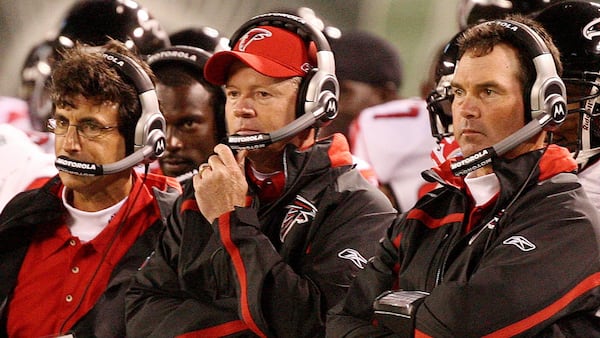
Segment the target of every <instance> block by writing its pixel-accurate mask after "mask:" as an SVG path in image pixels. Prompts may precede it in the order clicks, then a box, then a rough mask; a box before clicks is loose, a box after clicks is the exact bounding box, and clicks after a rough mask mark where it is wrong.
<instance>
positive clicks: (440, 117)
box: [427, 33, 460, 142]
mask: <svg viewBox="0 0 600 338" xmlns="http://www.w3.org/2000/svg"><path fill="white" fill-rule="evenodd" d="M459 36H460V33H458V34H456V35H455V36H454V37H453V38H452V39H451V40H450V41H449V42H448V43H447V44H446V45H445V46H444V48H443V50H442V52H441V53H440V55H439V56H438V59H437V60H436V63H435V72H434V77H435V84H436V85H435V89H434V90H433V91H431V93H430V94H429V95H428V96H427V110H428V111H429V124H430V127H431V135H432V136H433V137H435V138H436V139H437V141H438V142H440V141H441V140H442V139H443V138H445V137H449V136H452V135H453V132H452V110H451V106H452V99H453V95H452V88H451V86H450V84H451V82H452V78H453V77H454V70H455V68H456V62H457V60H456V59H457V57H458V45H457V44H456V42H457V39H458V37H459Z"/></svg>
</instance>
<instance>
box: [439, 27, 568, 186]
mask: <svg viewBox="0 0 600 338" xmlns="http://www.w3.org/2000/svg"><path fill="white" fill-rule="evenodd" d="M481 25H498V26H501V27H503V28H504V29H505V30H506V32H509V33H510V34H512V35H513V36H514V37H515V38H516V39H517V42H518V44H517V45H518V46H519V47H521V48H524V49H525V51H526V53H528V56H529V57H530V58H531V61H532V62H533V65H534V67H535V72H536V78H535V81H534V83H533V85H532V86H531V89H530V94H529V109H530V111H531V119H532V120H531V122H529V123H527V124H526V125H525V126H524V127H523V128H521V129H519V130H518V131H516V132H515V133H513V134H512V135H510V136H508V137H507V138H505V139H504V140H502V141H500V142H498V143H496V144H495V145H493V146H491V147H489V148H485V149H483V150H480V151H478V152H476V153H475V154H473V155H470V156H468V157H466V158H464V159H463V160H461V161H458V162H455V163H452V164H451V166H450V168H451V169H452V172H453V173H454V174H455V175H456V176H464V175H466V174H468V173H470V172H472V171H475V170H477V169H479V168H481V167H484V166H486V165H488V164H490V163H491V162H492V158H493V157H496V156H501V155H503V154H505V153H506V152H507V151H509V150H511V149H513V148H515V147H516V146H517V145H519V144H521V143H523V142H524V141H526V140H527V139H529V138H531V137H533V136H535V135H536V134H538V133H539V132H540V131H542V130H550V131H551V130H554V128H556V127H557V126H558V125H560V124H561V123H562V122H564V121H565V119H566V118H567V104H566V102H567V91H566V88H565V84H564V83H563V81H562V79H561V78H560V77H559V76H558V72H557V70H556V64H555V63H554V59H553V57H552V54H551V53H550V50H549V49H548V46H546V44H545V43H544V40H543V39H542V37H541V36H539V34H538V33H536V32H535V31H534V30H533V29H531V28H530V27H528V26H527V25H524V24H522V23H520V22H516V21H513V20H494V21H487V22H484V23H481Z"/></svg>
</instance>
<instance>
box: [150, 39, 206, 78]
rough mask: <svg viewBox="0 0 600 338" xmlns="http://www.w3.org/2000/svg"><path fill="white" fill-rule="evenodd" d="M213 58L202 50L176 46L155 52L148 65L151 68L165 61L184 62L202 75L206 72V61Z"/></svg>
mask: <svg viewBox="0 0 600 338" xmlns="http://www.w3.org/2000/svg"><path fill="white" fill-rule="evenodd" d="M211 56H212V54H211V53H209V52H207V51H205V50H204V49H202V48H198V47H193V46H183V45H176V46H171V47H166V48H163V49H161V50H159V51H157V52H155V53H154V54H152V55H150V56H149V57H148V59H147V60H146V62H148V65H150V66H151V67H152V66H153V65H156V64H158V63H161V62H164V61H175V62H183V63H185V64H187V65H190V66H192V67H194V69H196V70H198V71H200V72H201V73H202V72H203V71H204V65H205V64H206V61H207V60H208V58H210V57H211Z"/></svg>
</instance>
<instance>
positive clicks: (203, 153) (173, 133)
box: [148, 45, 226, 180]
mask: <svg viewBox="0 0 600 338" xmlns="http://www.w3.org/2000/svg"><path fill="white" fill-rule="evenodd" d="M211 55H212V54H211V53H209V52H207V51H205V50H203V49H200V48H196V47H191V46H179V45H178V46H172V47H167V48H164V49H161V50H160V51H158V52H156V53H154V54H152V55H151V56H149V58H148V64H149V65H150V67H151V68H152V71H153V72H154V74H155V75H156V78H157V84H156V94H157V96H158V99H159V101H160V103H161V110H162V113H163V115H164V116H165V120H166V122H167V134H166V137H167V140H166V141H167V146H166V149H165V154H164V155H163V156H162V157H161V158H159V163H160V169H161V170H162V173H163V174H165V175H167V176H175V177H178V179H179V180H183V179H185V178H188V177H191V173H193V171H194V170H196V169H197V168H198V166H199V165H200V164H202V163H204V162H206V161H207V160H208V157H209V156H210V155H212V153H213V148H214V147H215V146H216V145H217V143H219V142H220V141H222V140H223V139H224V137H225V135H226V134H225V120H224V109H225V94H224V93H223V90H222V89H221V87H219V86H215V85H213V84H211V83H209V82H208V81H206V79H205V78H204V73H203V71H204V65H205V64H206V60H208V58H209V57H210V56H211ZM186 174H189V175H186Z"/></svg>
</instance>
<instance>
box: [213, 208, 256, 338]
mask: <svg viewBox="0 0 600 338" xmlns="http://www.w3.org/2000/svg"><path fill="white" fill-rule="evenodd" d="M230 215H231V213H230V212H227V213H224V214H223V215H221V216H219V228H220V231H219V232H220V233H221V241H222V242H223V246H224V247H225V250H227V253H229V256H230V257H231V262H232V263H233V267H234V269H235V270H236V272H237V275H238V279H239V282H240V310H241V312H242V319H243V320H244V322H245V323H246V325H248V328H249V329H250V330H252V332H254V333H255V334H257V335H258V336H260V337H266V336H267V335H266V334H264V333H263V332H262V331H261V329H260V328H259V327H258V325H257V324H256V322H255V321H254V318H252V313H251V311H250V305H249V304H248V281H247V279H246V267H245V266H244V262H243V260H242V255H241V254H240V250H239V248H238V247H237V246H236V245H235V243H233V240H232V239H231V224H230Z"/></svg>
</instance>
